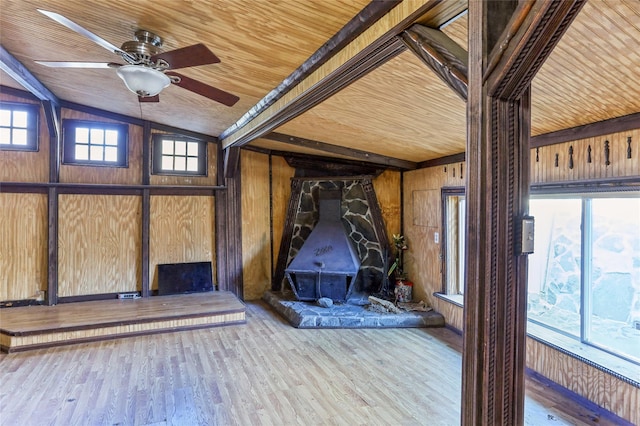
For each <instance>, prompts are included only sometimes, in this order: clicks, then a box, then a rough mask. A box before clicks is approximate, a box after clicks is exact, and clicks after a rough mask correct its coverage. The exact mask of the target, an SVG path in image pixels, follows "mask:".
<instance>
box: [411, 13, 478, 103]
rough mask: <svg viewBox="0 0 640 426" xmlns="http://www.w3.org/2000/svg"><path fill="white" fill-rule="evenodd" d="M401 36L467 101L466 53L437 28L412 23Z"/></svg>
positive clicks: (423, 60) (417, 54)
mask: <svg viewBox="0 0 640 426" xmlns="http://www.w3.org/2000/svg"><path fill="white" fill-rule="evenodd" d="M402 40H403V41H404V42H405V44H406V45H407V47H408V48H409V50H411V51H412V52H413V53H415V54H416V56H417V57H418V58H420V59H421V60H422V62H424V63H425V64H426V65H427V66H428V67H429V68H431V70H433V72H435V73H436V75H438V77H440V79H442V81H444V82H445V83H446V84H447V85H448V86H449V87H450V88H451V89H452V90H453V91H454V92H456V94H457V95H458V96H460V98H461V99H462V100H463V101H465V102H466V101H467V86H468V84H469V79H468V71H467V63H468V62H469V55H468V53H467V51H466V50H464V49H463V48H462V47H460V46H459V45H458V44H457V43H456V42H455V41H453V40H452V39H451V38H449V36H447V35H446V34H445V33H443V32H442V31H440V30H436V29H433V28H429V27H426V26H424V25H420V24H414V25H412V26H411V27H410V28H408V29H406V30H404V31H403V32H402Z"/></svg>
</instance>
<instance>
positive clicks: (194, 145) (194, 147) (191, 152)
mask: <svg viewBox="0 0 640 426" xmlns="http://www.w3.org/2000/svg"><path fill="white" fill-rule="evenodd" d="M187 155H188V156H190V157H197V156H198V142H188V143H187Z"/></svg>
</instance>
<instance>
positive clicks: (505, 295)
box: [461, 0, 586, 425]
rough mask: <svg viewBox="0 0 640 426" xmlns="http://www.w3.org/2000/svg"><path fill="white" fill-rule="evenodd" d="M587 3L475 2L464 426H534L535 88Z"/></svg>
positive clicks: (471, 4) (471, 21)
mask: <svg viewBox="0 0 640 426" xmlns="http://www.w3.org/2000/svg"><path fill="white" fill-rule="evenodd" d="M585 1H586V0H572V1H561V2H558V1H554V0H537V1H535V2H526V3H523V2H518V1H470V2H469V87H468V89H469V91H468V101H467V117H468V124H467V128H468V139H467V149H466V153H467V176H468V178H467V187H466V193H467V228H466V239H467V245H466V256H465V258H466V275H465V306H464V330H465V333H464V349H463V360H462V365H463V374H462V419H461V423H462V424H464V425H488V424H490V425H521V424H523V423H524V367H525V352H526V321H527V306H526V301H527V294H526V291H527V290H526V289H527V257H526V255H525V254H523V253H522V252H521V250H520V248H519V247H520V244H519V243H520V241H521V235H520V232H519V229H520V224H521V221H522V218H523V217H524V216H525V215H527V214H528V198H529V185H530V176H529V164H530V161H529V153H530V146H529V138H530V134H531V81H532V79H533V77H534V76H535V74H536V72H537V70H538V69H539V68H540V66H541V65H542V63H544V61H545V59H546V58H547V57H548V55H549V54H550V53H551V50H552V49H553V47H554V46H555V44H556V42H557V40H558V39H559V38H560V36H561V35H562V34H563V33H564V31H565V30H566V28H567V27H568V26H569V25H570V23H571V22H572V21H573V18H574V17H575V16H576V15H577V13H578V11H579V10H580V8H581V7H582V5H583V4H584V2H585ZM529 6H530V8H529ZM525 9H529V10H525ZM498 34H500V36H497V35H498ZM505 46H506V47H505ZM496 55H498V56H499V59H493V58H496V57H497V56H496ZM494 63H495V65H493V64H494ZM467 301H468V302H469V303H467Z"/></svg>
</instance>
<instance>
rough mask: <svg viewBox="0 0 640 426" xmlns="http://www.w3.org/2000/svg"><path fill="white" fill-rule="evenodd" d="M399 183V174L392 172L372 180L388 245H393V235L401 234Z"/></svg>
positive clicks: (386, 172)
mask: <svg viewBox="0 0 640 426" xmlns="http://www.w3.org/2000/svg"><path fill="white" fill-rule="evenodd" d="M400 182H401V180H400V173H399V172H393V171H385V172H383V173H382V174H380V175H379V176H378V177H376V178H375V179H373V188H374V190H375V192H376V198H377V199H378V204H379V205H380V211H381V212H382V218H383V219H384V224H385V227H386V230H387V236H388V237H389V244H392V243H393V240H392V238H393V234H400V233H402V230H401V225H400V224H401V220H400V207H401V206H400V204H401V196H400V194H401V188H400Z"/></svg>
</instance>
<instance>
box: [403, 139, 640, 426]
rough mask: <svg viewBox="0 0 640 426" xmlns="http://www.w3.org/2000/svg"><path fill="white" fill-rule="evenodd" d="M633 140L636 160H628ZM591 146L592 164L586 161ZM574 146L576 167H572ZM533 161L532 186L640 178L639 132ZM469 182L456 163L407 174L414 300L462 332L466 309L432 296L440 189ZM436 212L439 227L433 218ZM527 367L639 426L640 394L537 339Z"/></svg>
mask: <svg viewBox="0 0 640 426" xmlns="http://www.w3.org/2000/svg"><path fill="white" fill-rule="evenodd" d="M629 137H631V158H627V148H628V144H627V139H628V138H629ZM605 141H609V160H610V164H609V165H607V164H605V149H604V142H605ZM589 146H591V163H589V162H587V156H588V148H589ZM570 147H572V148H573V168H569V148H570ZM536 154H537V156H538V161H536ZM556 154H558V167H556V166H555V159H556ZM530 161H531V180H532V183H533V184H536V183H538V184H540V183H561V182H567V183H570V182H573V181H580V182H583V181H588V180H591V179H594V180H598V179H613V178H622V177H624V178H627V177H638V178H640V129H636V130H632V131H629V132H620V133H613V134H609V135H603V136H599V137H594V138H589V139H583V140H576V141H571V142H566V143H560V144H555V145H548V146H544V147H540V148H539V149H538V150H537V151H536V149H535V148H534V149H532V150H531V160H530ZM465 182H466V165H465V163H456V164H450V165H447V166H437V167H431V168H426V169H420V170H415V171H411V172H406V173H405V174H404V185H403V190H404V209H403V211H404V233H405V236H406V237H407V242H408V244H409V250H408V252H407V254H406V256H405V257H406V269H407V270H408V272H409V277H410V278H411V280H412V281H413V282H414V287H413V291H414V300H416V301H417V300H424V301H427V302H428V303H429V304H430V305H431V306H433V308H434V309H435V310H436V311H437V312H440V313H441V314H443V315H444V317H445V321H446V323H447V324H448V325H450V326H451V327H453V328H455V329H457V330H462V329H463V308H461V307H459V306H456V305H454V304H453V303H450V302H448V301H445V300H442V299H440V298H436V297H433V296H432V295H433V293H434V292H439V291H442V275H441V268H442V267H443V263H442V259H441V250H440V244H436V243H435V241H434V233H435V232H439V237H440V238H439V240H440V242H442V229H441V226H442V225H441V223H442V212H441V200H440V190H441V189H442V187H460V186H464V185H465ZM416 194H417V195H416ZM435 194H437V197H436V195H435ZM434 212H435V214H436V216H437V220H436V223H435V224H434V223H432V220H431V219H430V218H433V214H434ZM527 366H528V367H530V368H532V369H533V370H535V371H536V372H538V373H540V374H541V375H543V376H545V377H547V378H549V379H551V380H553V381H554V382H556V383H558V384H559V385H561V386H563V387H565V388H567V389H570V390H571V391H573V392H575V393H577V394H579V395H581V396H584V397H586V398H588V399H589V400H591V401H593V402H594V403H596V404H598V405H599V406H601V407H604V408H606V409H607V410H609V411H611V412H613V413H615V414H616V415H618V416H620V417H622V418H625V419H627V420H629V421H630V422H631V423H633V424H640V389H638V388H636V387H634V386H631V385H629V384H628V383H626V382H624V381H622V380H619V379H617V378H616V377H614V376H612V375H610V374H608V373H606V372H604V371H602V370H599V369H597V368H595V367H593V366H591V365H588V364H585V363H584V362H582V361H580V360H578V359H576V358H575V357H572V356H570V355H567V354H565V353H562V352H560V351H557V350H555V349H553V348H552V347H550V346H548V345H545V344H543V343H540V342H537V341H534V340H532V339H527Z"/></svg>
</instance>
